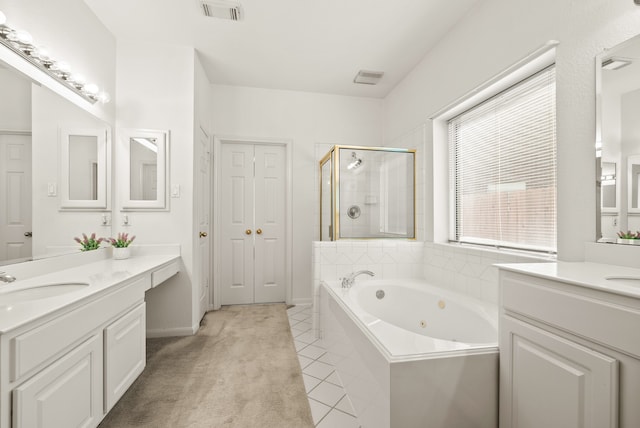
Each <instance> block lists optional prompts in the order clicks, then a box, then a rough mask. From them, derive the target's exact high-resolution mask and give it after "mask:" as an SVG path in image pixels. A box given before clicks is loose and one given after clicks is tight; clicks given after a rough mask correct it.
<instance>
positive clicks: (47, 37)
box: [0, 0, 116, 123]
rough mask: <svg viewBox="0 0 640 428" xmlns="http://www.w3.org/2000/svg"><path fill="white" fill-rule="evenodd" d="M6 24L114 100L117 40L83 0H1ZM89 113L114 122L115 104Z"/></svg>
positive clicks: (111, 103)
mask: <svg viewBox="0 0 640 428" xmlns="http://www.w3.org/2000/svg"><path fill="white" fill-rule="evenodd" d="M0 10H1V11H2V12H3V13H4V14H5V15H6V16H7V24H8V25H10V26H11V27H13V28H17V29H22V30H26V31H28V32H29V33H31V35H32V36H33V40H34V42H35V43H38V44H40V45H44V46H46V47H48V48H49V50H50V52H51V56H52V58H54V59H57V60H59V61H66V62H67V63H69V65H71V67H72V72H79V73H81V74H83V75H84V76H85V77H86V78H87V83H89V82H92V83H95V84H96V85H98V86H99V87H100V88H103V89H104V90H106V91H107V92H109V93H110V94H111V97H112V98H115V91H116V76H115V61H116V58H115V57H116V41H115V37H114V36H113V34H111V32H109V31H108V30H107V29H106V27H105V26H104V25H103V24H102V22H100V21H99V20H98V18H97V17H96V16H95V15H94V14H93V12H92V11H91V10H90V9H89V7H88V6H87V5H86V4H85V3H84V1H82V0H55V1H42V0H0ZM90 110H91V113H92V114H94V115H96V116H98V117H100V118H102V119H103V120H106V121H107V122H110V123H113V122H114V120H115V103H114V102H113V100H112V101H111V102H110V103H107V104H102V103H96V104H94V105H93V107H91V109H90Z"/></svg>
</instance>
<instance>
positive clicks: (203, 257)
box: [196, 127, 211, 320]
mask: <svg viewBox="0 0 640 428" xmlns="http://www.w3.org/2000/svg"><path fill="white" fill-rule="evenodd" d="M198 142H199V144H198V145H197V150H198V153H197V155H196V159H198V173H197V179H198V184H197V200H196V210H197V216H198V217H197V221H198V260H199V262H198V263H199V273H200V275H199V279H198V319H200V320H201V319H202V317H203V316H204V314H205V312H206V311H207V308H208V305H209V283H210V280H209V278H210V270H209V260H210V258H209V248H210V247H209V212H210V208H211V207H210V203H211V199H210V198H211V196H210V195H211V141H210V140H209V136H208V135H207V134H206V133H205V132H204V131H203V130H202V128H200V127H198Z"/></svg>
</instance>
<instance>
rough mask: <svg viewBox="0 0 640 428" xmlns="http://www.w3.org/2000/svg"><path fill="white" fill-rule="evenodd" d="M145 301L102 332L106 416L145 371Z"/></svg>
mask: <svg viewBox="0 0 640 428" xmlns="http://www.w3.org/2000/svg"><path fill="white" fill-rule="evenodd" d="M144 309H145V304H144V302H143V303H141V304H140V305H139V306H137V307H136V308H135V309H133V310H131V311H130V312H128V313H127V314H126V315H124V316H122V317H121V318H119V319H118V320H117V321H115V322H114V323H113V324H111V325H109V326H108V327H107V328H106V329H105V330H104V348H105V352H104V355H105V357H104V358H105V360H104V366H105V369H104V397H105V403H104V412H105V413H107V412H108V411H109V410H111V408H112V407H113V406H114V404H116V403H117V401H118V400H119V399H120V397H122V394H124V393H125V392H126V390H127V389H128V388H129V387H130V386H131V384H132V383H133V382H134V381H135V380H136V378H137V377H138V376H139V375H140V373H142V371H143V370H144V366H145V363H146V344H145V334H146V331H145V325H146V324H145V310H144Z"/></svg>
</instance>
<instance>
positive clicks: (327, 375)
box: [287, 305, 360, 428]
mask: <svg viewBox="0 0 640 428" xmlns="http://www.w3.org/2000/svg"><path fill="white" fill-rule="evenodd" d="M287 315H288V317H289V324H290V325H291V334H292V336H293V340H294V344H295V346H296V351H297V353H298V360H299V361H300V368H301V369H302V377H303V379H304V385H305V389H306V391H307V397H308V399H309V405H310V407H311V414H312V416H313V423H314V425H315V426H316V427H318V428H358V427H359V426H360V424H359V423H358V419H357V418H356V415H355V412H354V411H353V407H352V406H351V401H349V397H348V396H347V395H346V392H345V391H344V389H343V388H342V382H341V381H340V378H339V377H338V375H337V373H336V372H335V370H334V367H333V365H331V362H330V361H329V360H328V356H327V353H326V350H325V349H324V348H323V347H322V344H321V341H320V340H318V339H316V338H315V336H314V335H313V334H312V333H311V315H312V311H311V306H309V305H297V306H294V307H292V308H289V309H288V310H287Z"/></svg>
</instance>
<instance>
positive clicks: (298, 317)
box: [289, 312, 311, 322]
mask: <svg viewBox="0 0 640 428" xmlns="http://www.w3.org/2000/svg"><path fill="white" fill-rule="evenodd" d="M289 318H290V319H292V320H297V321H307V322H308V320H309V319H310V318H311V315H307V314H306V313H304V312H298V313H296V314H293V315H289Z"/></svg>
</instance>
